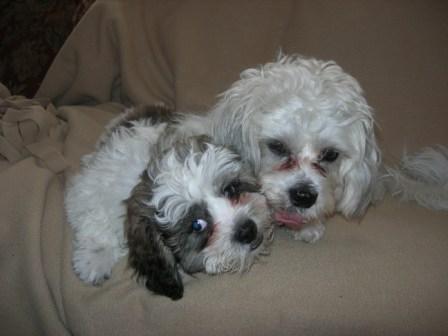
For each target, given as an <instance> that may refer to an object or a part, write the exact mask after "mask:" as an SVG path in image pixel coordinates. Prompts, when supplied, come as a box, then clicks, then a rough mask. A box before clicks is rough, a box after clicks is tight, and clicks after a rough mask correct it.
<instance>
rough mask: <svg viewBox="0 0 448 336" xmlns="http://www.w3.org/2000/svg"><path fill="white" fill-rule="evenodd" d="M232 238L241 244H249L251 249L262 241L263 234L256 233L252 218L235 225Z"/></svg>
mask: <svg viewBox="0 0 448 336" xmlns="http://www.w3.org/2000/svg"><path fill="white" fill-rule="evenodd" d="M234 239H235V240H236V241H237V242H239V243H241V244H245V245H248V244H250V248H251V250H255V249H256V248H257V247H258V246H260V244H261V242H262V241H263V235H258V229H257V225H256V224H255V222H254V221H253V220H252V219H246V220H245V221H243V222H242V223H240V224H239V225H238V226H237V228H236V230H235V233H234Z"/></svg>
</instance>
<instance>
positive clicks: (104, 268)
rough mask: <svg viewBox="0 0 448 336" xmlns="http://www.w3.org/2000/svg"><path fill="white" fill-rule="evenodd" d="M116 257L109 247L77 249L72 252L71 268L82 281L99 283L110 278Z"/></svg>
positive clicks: (95, 284) (92, 283)
mask: <svg viewBox="0 0 448 336" xmlns="http://www.w3.org/2000/svg"><path fill="white" fill-rule="evenodd" d="M115 262H116V258H115V256H114V254H113V252H112V250H111V249H109V248H105V247H102V248H97V249H95V250H90V249H77V250H75V251H74V253H73V270H74V271H75V273H76V275H77V276H78V277H79V278H80V279H81V280H82V281H84V282H86V283H89V284H91V285H94V286H99V285H101V284H102V283H103V282H104V281H106V280H107V279H109V278H110V275H111V273H112V267H113V266H114V264H115Z"/></svg>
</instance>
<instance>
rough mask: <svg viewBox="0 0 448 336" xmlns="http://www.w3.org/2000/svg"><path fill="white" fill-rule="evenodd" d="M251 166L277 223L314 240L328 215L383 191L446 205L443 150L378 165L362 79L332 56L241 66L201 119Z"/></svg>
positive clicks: (359, 209) (363, 204) (360, 206)
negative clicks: (396, 163)
mask: <svg viewBox="0 0 448 336" xmlns="http://www.w3.org/2000/svg"><path fill="white" fill-rule="evenodd" d="M208 118H209V121H210V123H211V126H210V127H211V129H212V134H213V137H214V139H215V140H216V141H217V142H218V143H225V144H227V145H232V146H233V147H234V148H236V150H237V151H239V152H240V153H241V155H242V157H243V158H244V159H245V160H247V161H248V162H249V163H250V164H251V165H252V166H253V167H254V170H255V172H256V175H257V177H258V178H259V180H260V184H261V186H262V192H263V193H264V195H265V196H266V197H267V199H268V202H269V203H270V205H271V206H272V207H273V209H274V218H275V219H276V221H277V222H278V223H279V224H282V225H285V226H287V227H289V228H291V229H293V232H294V235H295V237H296V238H297V239H300V240H303V241H306V242H315V241H317V240H318V239H320V238H321V237H322V235H323V234H324V231H325V226H324V223H325V221H326V218H327V217H330V216H332V215H333V214H335V213H340V214H342V215H344V216H346V217H353V216H359V215H362V214H363V213H364V212H365V210H366V209H367V207H368V206H369V205H370V204H371V203H373V202H375V201H377V200H379V199H382V198H383V196H384V194H385V192H390V193H392V194H393V195H396V196H401V197H402V198H403V199H406V200H416V201H417V202H418V203H419V204H421V205H423V206H426V207H429V208H433V209H445V210H447V209H448V168H447V167H448V150H447V148H446V147H442V146H439V147H435V148H427V149H425V150H424V151H422V152H421V153H418V154H416V155H414V156H405V157H404V158H403V161H402V163H401V166H400V167H397V168H392V167H386V166H384V165H382V163H381V153H380V149H379V148H378V145H377V141H376V137H375V132H374V123H375V121H374V113H373V110H372V108H371V107H370V106H369V104H368V103H367V101H366V99H365V98H364V95H363V91H362V89H361V86H360V85H359V83H358V82H357V80H356V79H355V78H353V77H352V76H350V75H349V74H347V73H346V72H345V71H344V70H343V69H342V68H341V67H340V66H338V65H337V64H336V63H335V62H332V61H329V62H325V61H321V60H316V59H312V58H304V57H301V56H294V55H293V56H285V55H280V56H279V58H278V59H277V60H276V61H275V62H271V63H267V64H265V65H263V66H260V67H258V68H253V69H247V70H245V71H243V72H242V74H241V78H240V79H239V80H238V81H236V82H235V83H234V84H233V85H232V86H231V87H230V89H228V90H227V91H226V92H224V93H223V94H222V96H221V98H220V100H219V101H218V103H217V105H216V106H215V107H214V108H213V109H212V113H211V116H210V117H208Z"/></svg>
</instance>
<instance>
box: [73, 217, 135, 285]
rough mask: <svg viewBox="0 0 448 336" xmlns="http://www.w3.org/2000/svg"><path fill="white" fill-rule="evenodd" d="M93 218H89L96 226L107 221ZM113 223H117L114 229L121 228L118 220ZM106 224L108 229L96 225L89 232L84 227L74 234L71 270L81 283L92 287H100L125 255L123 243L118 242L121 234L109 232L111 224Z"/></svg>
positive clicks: (103, 218)
mask: <svg viewBox="0 0 448 336" xmlns="http://www.w3.org/2000/svg"><path fill="white" fill-rule="evenodd" d="M96 215H98V213H96ZM95 217H96V218H94V219H92V218H91V217H90V220H91V221H93V222H94V223H96V224H98V223H104V224H106V223H105V221H107V220H109V219H107V218H106V217H102V218H99V217H101V216H95ZM109 221H110V220H109ZM112 221H113V220H112ZM115 221H117V223H115V224H116V225H115V227H117V228H119V227H120V226H121V227H122V223H121V221H119V218H117V219H116V220H115ZM90 223H91V222H90ZM85 224H86V225H88V224H89V223H85ZM108 224H109V227H107V226H104V227H102V228H99V227H98V225H97V226H96V227H95V228H93V227H91V228H90V229H91V230H89V229H88V228H87V226H86V225H85V226H84V229H83V230H79V231H77V232H76V233H75V240H74V246H73V248H74V251H73V269H74V271H75V273H76V274H77V275H78V277H79V278H80V279H81V280H82V281H84V282H86V283H89V284H92V285H101V284H102V283H103V282H104V281H105V280H107V279H108V278H109V277H110V275H111V272H112V268H113V266H114V265H115V263H116V262H117V261H118V259H119V258H121V257H122V256H123V255H125V253H126V250H125V248H124V247H123V245H124V243H122V242H120V236H122V234H120V233H119V232H114V231H113V230H111V228H112V226H110V224H111V223H110V222H109V223H108ZM93 230H95V232H93Z"/></svg>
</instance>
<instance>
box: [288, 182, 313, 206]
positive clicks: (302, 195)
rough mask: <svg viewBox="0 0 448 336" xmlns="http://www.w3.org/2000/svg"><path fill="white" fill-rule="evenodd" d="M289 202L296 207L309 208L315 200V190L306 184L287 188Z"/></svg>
mask: <svg viewBox="0 0 448 336" xmlns="http://www.w3.org/2000/svg"><path fill="white" fill-rule="evenodd" d="M289 198H290V199H291V203H292V204H293V205H294V206H296V207H298V208H304V209H308V208H311V207H312V206H313V205H314V203H316V200H317V192H316V190H314V189H313V187H311V186H310V185H308V184H303V185H299V186H297V187H294V188H291V189H290V190H289Z"/></svg>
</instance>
